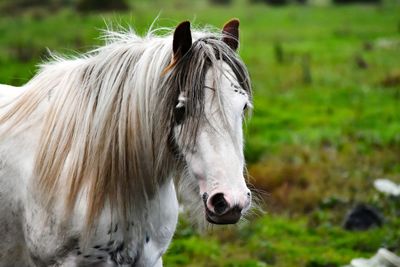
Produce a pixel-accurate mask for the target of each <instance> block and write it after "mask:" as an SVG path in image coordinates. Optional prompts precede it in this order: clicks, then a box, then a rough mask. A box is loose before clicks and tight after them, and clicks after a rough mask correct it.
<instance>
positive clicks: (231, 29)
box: [222, 19, 239, 51]
mask: <svg viewBox="0 0 400 267" xmlns="http://www.w3.org/2000/svg"><path fill="white" fill-rule="evenodd" d="M222 34H223V37H222V41H224V42H225V43H226V44H227V45H228V46H229V47H230V48H231V49H232V50H233V51H236V50H237V48H238V46H239V20H238V19H231V20H230V21H228V22H227V23H225V25H224V28H223V29H222Z"/></svg>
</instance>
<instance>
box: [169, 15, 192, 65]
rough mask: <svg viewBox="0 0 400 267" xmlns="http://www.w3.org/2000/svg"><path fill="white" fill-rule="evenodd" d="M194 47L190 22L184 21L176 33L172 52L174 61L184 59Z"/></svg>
mask: <svg viewBox="0 0 400 267" xmlns="http://www.w3.org/2000/svg"><path fill="white" fill-rule="evenodd" d="M191 47H192V33H191V31H190V22H189V21H184V22H182V23H181V24H179V25H178V26H177V27H176V29H175V32H174V41H173V44H172V50H173V52H174V60H175V61H177V60H179V59H180V58H182V57H183V56H184V55H185V54H186V53H187V52H188V51H189V49H190V48H191Z"/></svg>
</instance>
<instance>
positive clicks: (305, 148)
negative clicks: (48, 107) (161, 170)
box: [0, 0, 400, 267]
mask: <svg viewBox="0 0 400 267" xmlns="http://www.w3.org/2000/svg"><path fill="white" fill-rule="evenodd" d="M131 5H132V10H131V11H130V12H126V13H118V14H110V13H104V14H87V15H82V14H77V13H75V12H74V11H73V10H70V9H62V10H61V11H59V12H48V11H46V10H43V9H35V10H29V11H27V12H24V13H22V14H20V15H18V16H14V15H12V16H11V15H10V16H7V15H3V16H1V17H0V83H7V84H14V85H21V84H23V83H25V82H26V81H28V80H29V79H30V78H31V77H32V76H33V75H34V73H35V69H36V67H35V66H36V65H37V64H39V63H40V62H41V60H42V59H45V58H46V57H47V52H46V48H49V49H50V50H51V51H56V52H58V53H61V54H67V55H73V54H75V53H76V52H83V51H87V50H89V49H91V48H93V47H95V46H97V45H100V44H101V43H102V42H101V39H100V38H99V35H100V29H102V28H104V26H105V24H104V21H112V22H114V24H115V23H121V24H122V25H124V26H128V25H131V26H133V27H134V28H135V29H137V31H138V32H139V33H143V32H145V31H146V29H147V28H148V26H150V25H151V23H152V22H153V20H154V18H155V17H156V16H157V15H159V14H160V18H159V20H158V21H157V22H156V25H160V26H170V27H173V26H175V25H176V24H177V23H178V22H180V21H182V20H185V19H190V20H193V19H194V18H195V25H198V26H202V25H206V24H211V25H214V26H219V25H223V23H224V22H226V21H227V20H228V19H230V18H231V17H238V18H240V20H241V26H240V27H241V48H240V55H241V57H242V58H243V60H244V61H245V62H246V64H247V65H248V68H249V71H250V74H251V77H252V82H253V87H254V106H255V110H254V112H253V115H252V118H251V120H249V121H248V122H247V124H246V130H245V131H246V139H247V141H246V142H247V147H246V157H247V160H248V162H249V163H250V164H249V170H250V174H251V175H252V176H253V177H254V179H252V180H251V182H252V183H253V184H254V185H255V186H256V188H258V189H259V190H264V191H266V192H267V194H265V195H262V197H264V198H263V199H264V200H265V202H266V210H267V211H271V212H273V213H271V214H270V215H267V216H260V217H259V218H256V219H252V220H251V223H245V224H243V225H241V226H240V227H239V228H218V229H216V231H211V232H210V233H207V234H206V235H205V236H200V235H198V234H196V233H195V232H194V230H193V229H192V228H191V227H190V226H189V225H188V224H187V223H185V222H184V221H182V222H181V226H180V228H179V230H178V232H177V235H176V238H175V240H174V242H173V244H172V246H171V248H170V250H169V251H168V253H167V255H166V256H165V259H164V261H165V264H166V266H278V267H295V266H296V267H299V266H306V267H317V266H340V265H343V264H345V263H348V262H349V261H350V259H351V258H353V257H360V256H365V257H369V256H372V255H373V254H374V253H375V251H376V250H377V249H378V248H379V247H380V246H389V247H391V248H392V249H394V250H397V252H400V251H399V250H400V248H399V244H400V240H398V237H399V236H400V233H399V232H398V230H396V229H400V227H399V225H398V224H399V222H398V219H396V217H397V216H396V215H394V213H393V212H392V213H391V212H390V210H391V208H390V205H382V202H379V201H377V200H381V198H379V197H377V195H376V192H375V191H374V189H373V188H372V182H373V180H374V179H375V178H379V177H387V178H390V179H393V180H394V181H397V182H400V103H399V102H400V6H399V5H396V4H391V5H382V6H378V7H376V6H361V5H354V6H352V5H350V6H342V7H315V6H305V7H303V6H294V5H292V6H287V7H282V8H270V7H267V6H264V5H249V4H247V3H245V1H244V0H237V1H236V2H235V4H234V5H232V6H229V7H215V6H214V7H211V6H210V5H208V4H206V3H205V2H204V1H190V2H189V1H184V0H175V1H172V2H168V3H165V2H161V1H132V3H131ZM160 11H161V13H160ZM332 199H339V200H340V202H341V203H343V204H342V205H341V206H340V207H339V208H337V207H333V208H321V207H322V206H323V204H324V203H326V202H329V201H330V200H332ZM360 201H363V202H367V203H370V204H374V205H376V206H379V207H381V210H382V211H383V212H384V214H385V215H386V217H387V219H388V223H387V224H386V226H384V227H383V228H382V229H374V230H371V231H367V232H360V233H349V232H346V231H344V230H342V229H341V227H340V225H341V223H342V220H343V217H344V214H345V213H346V211H347V210H348V209H349V208H350V207H351V206H352V205H353V204H354V203H356V202H360ZM384 203H387V202H384ZM396 220H397V221H396ZM396 244H397V245H396Z"/></svg>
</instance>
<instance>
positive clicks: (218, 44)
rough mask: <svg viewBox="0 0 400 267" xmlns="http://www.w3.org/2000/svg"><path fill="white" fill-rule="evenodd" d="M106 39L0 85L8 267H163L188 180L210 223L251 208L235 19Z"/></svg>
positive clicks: (2, 223)
mask: <svg viewBox="0 0 400 267" xmlns="http://www.w3.org/2000/svg"><path fill="white" fill-rule="evenodd" d="M164 29H165V28H164ZM104 35H105V37H104V39H105V44H104V45H103V46H101V47H98V48H96V49H93V50H91V51H89V52H87V53H85V54H83V55H77V56H74V57H61V56H53V57H52V58H51V59H50V60H48V62H45V63H44V64H43V65H41V66H40V70H39V71H38V73H37V74H36V75H35V76H34V77H33V78H32V79H31V80H30V81H28V82H27V83H26V84H25V85H23V86H21V87H12V86H8V85H2V86H0V237H1V238H0V266H7V267H10V266H18V267H21V266H63V267H66V266H92V267H94V266H136V267H140V266H162V255H163V254H164V253H165V251H166V250H167V248H168V246H169V244H170V242H171V239H172V236H173V234H174V232H175V229H176V225H177V219H178V210H179V205H178V197H177V191H178V189H179V188H185V186H182V185H186V188H188V189H187V191H188V192H190V193H191V194H192V195H190V198H191V199H192V200H193V202H196V203H197V204H198V205H199V207H202V206H203V208H202V212H201V214H203V215H202V216H204V218H205V219H203V220H204V221H205V222H206V221H207V222H209V223H211V224H235V223H236V222H238V221H239V220H240V218H241V217H242V216H243V214H245V213H246V211H247V210H249V208H250V206H251V199H252V194H251V191H250V190H249V189H248V187H247V185H246V179H245V160H244V154H243V147H244V144H243V130H242V123H243V120H244V118H245V115H246V113H247V110H249V109H251V108H252V93H251V83H250V78H249V74H248V71H247V69H246V66H245V65H244V63H243V62H242V60H241V59H240V58H239V56H238V53H237V49H238V46H239V21H238V20H237V19H232V20H230V21H229V22H227V23H226V24H225V25H224V27H223V28H222V31H216V30H210V29H208V30H206V29H199V30H193V29H192V28H191V25H190V22H189V21H184V22H182V23H180V24H179V25H178V26H177V27H175V29H171V30H169V31H168V32H167V33H166V32H163V33H160V32H159V31H157V29H155V30H154V29H153V30H149V32H148V33H147V34H145V35H144V36H138V35H137V34H135V32H134V31H133V30H128V31H126V30H125V31H111V30H107V31H105V34H104ZM182 190H183V193H184V191H185V190H184V189H182Z"/></svg>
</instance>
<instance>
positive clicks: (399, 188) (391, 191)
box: [374, 179, 400, 196]
mask: <svg viewBox="0 0 400 267" xmlns="http://www.w3.org/2000/svg"><path fill="white" fill-rule="evenodd" d="M374 186H375V188H376V190H378V191H379V192H382V193H384V194H386V195H392V196H400V185H398V184H396V183H394V182H392V181H390V180H388V179H376V180H375V181H374Z"/></svg>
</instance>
